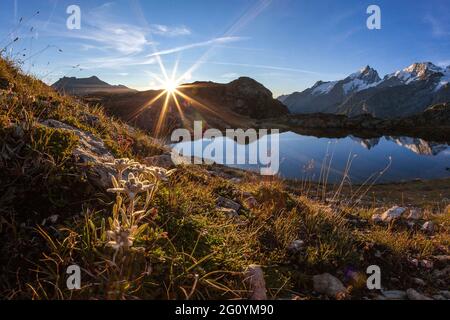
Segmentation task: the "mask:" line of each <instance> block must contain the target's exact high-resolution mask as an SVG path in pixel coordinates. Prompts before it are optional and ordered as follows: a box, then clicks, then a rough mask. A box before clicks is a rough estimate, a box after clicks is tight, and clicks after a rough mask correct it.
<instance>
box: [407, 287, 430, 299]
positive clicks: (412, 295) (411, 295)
mask: <svg viewBox="0 0 450 320" xmlns="http://www.w3.org/2000/svg"><path fill="white" fill-rule="evenodd" d="M406 295H407V296H408V299H409V300H433V299H431V298H429V297H427V296H425V295H423V294H421V293H419V292H417V291H416V290H414V289H408V290H406Z"/></svg>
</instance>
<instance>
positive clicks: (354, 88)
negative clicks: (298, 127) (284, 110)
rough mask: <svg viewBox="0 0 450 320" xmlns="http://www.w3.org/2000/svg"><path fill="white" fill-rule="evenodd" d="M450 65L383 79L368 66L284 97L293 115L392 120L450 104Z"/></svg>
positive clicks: (414, 68)
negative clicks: (432, 107) (366, 117)
mask: <svg viewBox="0 0 450 320" xmlns="http://www.w3.org/2000/svg"><path fill="white" fill-rule="evenodd" d="M449 81H450V66H449V67H447V68H441V67H438V66H435V65H434V64H432V63H430V62H425V63H414V64H412V65H411V66H409V67H407V68H405V69H403V70H400V71H397V72H395V73H392V74H388V75H386V76H385V77H384V78H383V79H381V78H380V77H379V75H378V73H377V71H375V70H374V69H372V68H371V67H369V66H367V67H365V68H364V69H362V70H360V71H358V72H356V73H354V74H352V75H350V76H349V77H347V78H345V79H343V80H340V81H332V82H322V81H319V82H317V83H316V84H315V85H314V86H313V87H312V88H309V89H306V90H305V91H303V92H295V93H293V94H291V95H289V96H287V97H286V96H282V97H281V100H282V102H283V103H284V104H285V105H286V106H287V107H288V108H289V110H290V111H291V112H292V113H296V114H301V113H319V112H321V113H333V114H344V115H348V116H357V115H361V114H370V115H372V116H374V117H377V118H382V119H389V118H399V117H408V116H411V115H414V114H417V113H420V112H423V111H425V110H426V109H427V108H429V107H430V106H431V105H435V104H439V103H445V102H450V86H449Z"/></svg>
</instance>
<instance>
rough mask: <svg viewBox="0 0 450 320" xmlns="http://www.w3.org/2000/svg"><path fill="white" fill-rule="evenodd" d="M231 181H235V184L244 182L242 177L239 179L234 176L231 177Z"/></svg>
mask: <svg viewBox="0 0 450 320" xmlns="http://www.w3.org/2000/svg"><path fill="white" fill-rule="evenodd" d="M230 181H231V182H233V183H235V184H239V183H241V182H242V179H239V178H232V179H230Z"/></svg>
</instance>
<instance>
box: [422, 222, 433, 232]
mask: <svg viewBox="0 0 450 320" xmlns="http://www.w3.org/2000/svg"><path fill="white" fill-rule="evenodd" d="M422 230H423V231H425V232H429V233H432V232H433V231H434V223H433V222H432V221H427V222H425V223H424V224H423V226H422Z"/></svg>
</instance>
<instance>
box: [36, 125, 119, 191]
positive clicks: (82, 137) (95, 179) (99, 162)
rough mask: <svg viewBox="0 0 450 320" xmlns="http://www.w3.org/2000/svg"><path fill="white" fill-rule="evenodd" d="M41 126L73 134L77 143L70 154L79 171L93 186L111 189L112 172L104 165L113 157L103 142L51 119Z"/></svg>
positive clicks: (89, 134)
mask: <svg viewBox="0 0 450 320" xmlns="http://www.w3.org/2000/svg"><path fill="white" fill-rule="evenodd" d="M41 125H43V126H46V127H49V128H56V129H62V130H67V131H70V132H72V133H74V134H75V135H76V136H77V137H78V138H79V142H78V145H77V146H76V147H75V149H74V150H73V152H72V154H73V156H74V157H75V161H76V162H77V164H78V165H79V167H80V168H81V170H83V171H84V172H85V174H86V176H87V177H88V179H89V180H90V181H91V182H92V183H93V184H94V185H96V186H98V187H100V188H103V189H107V188H110V187H111V178H110V175H111V174H114V170H113V169H112V168H110V167H109V166H108V165H106V163H110V162H112V161H113V160H114V157H113V155H112V154H111V152H110V151H109V150H108V149H107V148H106V146H105V144H104V143H103V140H101V139H99V138H97V137H95V136H94V135H93V134H91V133H88V132H85V131H82V130H79V129H77V128H74V127H72V126H69V125H67V124H65V123H63V122H60V121H57V120H53V119H49V120H46V121H44V122H42V123H41Z"/></svg>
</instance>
